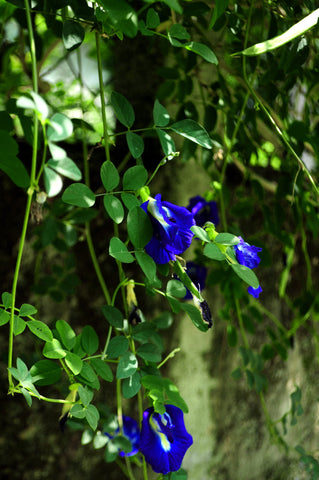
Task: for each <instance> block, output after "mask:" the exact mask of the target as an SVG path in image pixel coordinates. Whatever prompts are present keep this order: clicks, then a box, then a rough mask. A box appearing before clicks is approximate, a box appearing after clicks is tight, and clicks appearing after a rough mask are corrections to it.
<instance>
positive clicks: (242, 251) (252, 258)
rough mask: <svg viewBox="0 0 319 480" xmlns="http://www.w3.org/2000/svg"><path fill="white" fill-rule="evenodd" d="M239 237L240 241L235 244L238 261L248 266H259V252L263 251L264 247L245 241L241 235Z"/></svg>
mask: <svg viewBox="0 0 319 480" xmlns="http://www.w3.org/2000/svg"><path fill="white" fill-rule="evenodd" d="M238 238H239V243H237V245H235V246H234V250H235V254H236V258H237V261H238V263H240V265H244V266H245V267H248V268H255V267H258V265H259V263H260V258H259V257H258V252H261V251H262V248H259V247H255V245H249V243H247V242H245V241H244V240H243V239H242V238H241V237H238Z"/></svg>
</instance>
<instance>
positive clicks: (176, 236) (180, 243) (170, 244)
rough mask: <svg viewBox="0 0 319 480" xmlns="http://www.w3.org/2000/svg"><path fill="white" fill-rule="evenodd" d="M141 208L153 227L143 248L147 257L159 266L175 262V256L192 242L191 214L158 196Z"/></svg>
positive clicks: (192, 221)
mask: <svg viewBox="0 0 319 480" xmlns="http://www.w3.org/2000/svg"><path fill="white" fill-rule="evenodd" d="M141 208H143V210H144V211H145V212H146V213H147V214H148V216H149V218H150V220H151V223H152V226H153V237H152V239H151V240H150V241H149V243H148V244H147V245H146V246H145V250H146V252H147V253H148V255H149V256H150V257H152V258H153V260H154V261H155V262H156V263H159V264H164V263H168V262H169V261H170V260H176V257H175V255H179V254H181V253H183V252H185V250H187V248H188V247H189V246H190V244H191V242H192V238H193V233H192V231H191V230H190V228H191V227H192V226H193V225H195V220H194V217H193V214H192V213H191V212H189V210H187V208H185V207H179V206H177V205H174V204H173V203H170V202H163V201H162V199H161V195H160V194H158V195H156V196H155V199H154V198H150V199H149V200H147V201H146V202H144V203H143V204H142V205H141Z"/></svg>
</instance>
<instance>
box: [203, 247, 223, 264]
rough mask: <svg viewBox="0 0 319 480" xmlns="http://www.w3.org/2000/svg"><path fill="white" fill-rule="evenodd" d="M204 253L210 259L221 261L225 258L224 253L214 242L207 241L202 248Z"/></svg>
mask: <svg viewBox="0 0 319 480" xmlns="http://www.w3.org/2000/svg"><path fill="white" fill-rule="evenodd" d="M203 253H204V255H205V256H206V257H208V258H211V259H212V260H218V261H222V260H225V258H226V257H225V254H224V253H222V252H221V251H220V249H219V248H218V247H217V245H215V244H214V243H207V245H205V248H204V252H203Z"/></svg>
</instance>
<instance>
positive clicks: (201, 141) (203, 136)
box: [169, 119, 213, 149]
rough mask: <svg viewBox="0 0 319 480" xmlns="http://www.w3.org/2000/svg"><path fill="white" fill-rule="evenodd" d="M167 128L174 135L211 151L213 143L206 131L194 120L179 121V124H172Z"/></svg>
mask: <svg viewBox="0 0 319 480" xmlns="http://www.w3.org/2000/svg"><path fill="white" fill-rule="evenodd" d="M169 128H170V129H171V130H173V131H174V132H175V133H178V134H179V135H182V136H183V137H185V138H188V139H189V140H191V141H192V142H195V143H197V144H198V145H201V146H202V147H205V148H208V149H211V148H212V147H213V142H212V141H211V139H210V137H209V135H208V133H207V132H206V130H205V129H204V128H203V127H201V126H200V125H199V124H198V123H197V122H195V121H194V120H191V119H185V120H181V121H179V122H176V123H173V124H172V125H170V127H169Z"/></svg>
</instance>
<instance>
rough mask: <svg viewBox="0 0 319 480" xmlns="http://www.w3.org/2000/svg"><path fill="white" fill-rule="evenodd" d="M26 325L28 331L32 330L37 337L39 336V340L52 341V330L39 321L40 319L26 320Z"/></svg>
mask: <svg viewBox="0 0 319 480" xmlns="http://www.w3.org/2000/svg"><path fill="white" fill-rule="evenodd" d="M27 327H28V329H29V330H30V332H32V333H33V334H34V335H36V336H37V337H38V338H41V340H44V341H45V342H52V340H53V335H52V332H51V330H50V329H49V327H48V326H47V325H46V324H45V323H43V322H40V320H29V321H28V322H27Z"/></svg>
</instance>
